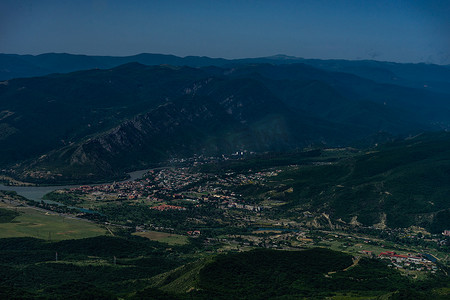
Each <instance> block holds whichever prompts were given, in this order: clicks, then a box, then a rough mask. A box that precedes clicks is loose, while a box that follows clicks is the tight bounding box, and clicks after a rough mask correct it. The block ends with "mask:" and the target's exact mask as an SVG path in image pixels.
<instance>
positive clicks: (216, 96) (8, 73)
mask: <svg viewBox="0 0 450 300" xmlns="http://www.w3.org/2000/svg"><path fill="white" fill-rule="evenodd" d="M130 61H134V62H130ZM136 61H137V62H136ZM300 62H301V63H300ZM122 63H125V64H123V65H120V64H122ZM144 64H146V65H144ZM116 65H119V66H116ZM80 69H86V70H83V71H76V70H80ZM70 71H76V72H72V73H67V74H50V75H45V76H41V77H33V78H20V79H11V78H12V77H30V76H38V75H44V74H49V73H55V72H57V73H65V72H70ZM0 77H1V78H3V79H4V81H2V82H0V167H1V168H2V169H4V171H3V172H4V173H5V174H8V175H10V176H12V177H15V178H20V179H22V180H28V181H43V182H52V181H54V182H59V183H62V182H74V181H92V180H102V179H108V178H109V179H110V178H119V177H121V176H123V174H124V173H123V172H125V171H128V170H133V169H138V168H145V167H148V166H151V165H152V164H154V163H158V162H161V161H165V160H167V159H170V158H175V157H178V158H181V157H187V156H192V155H194V154H208V155H219V154H227V153H232V152H234V151H241V150H248V151H255V152H264V151H285V150H292V149H297V148H303V147H306V146H312V145H328V146H343V145H356V144H359V145H370V144H371V143H375V142H380V141H385V140H386V137H389V136H392V135H404V136H407V135H409V134H416V133H419V132H423V131H430V130H442V129H447V128H448V127H449V126H450V101H449V100H450V68H448V67H446V66H436V65H422V64H418V65H413V64H394V63H385V62H375V61H361V62H356V61H319V60H303V59H297V58H289V57H284V56H276V57H269V58H261V59H248V60H233V61H230V60H225V59H210V58H206V57H186V58H179V57H175V56H167V55H155V54H141V55H137V56H133V57H98V56H81V55H69V54H43V55H38V56H20V55H0Z"/></svg>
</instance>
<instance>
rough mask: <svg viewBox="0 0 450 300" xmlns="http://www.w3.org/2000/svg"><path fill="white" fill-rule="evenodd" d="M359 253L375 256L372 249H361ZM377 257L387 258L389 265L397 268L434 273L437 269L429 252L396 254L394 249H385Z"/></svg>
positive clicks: (434, 260) (434, 259)
mask: <svg viewBox="0 0 450 300" xmlns="http://www.w3.org/2000/svg"><path fill="white" fill-rule="evenodd" d="M361 253H363V254H365V255H368V256H370V257H376V255H375V254H374V253H373V252H372V251H367V250H363V251H361ZM378 258H380V259H385V260H389V261H390V264H389V266H393V267H395V268H398V269H409V270H417V271H430V272H432V273H435V272H436V271H437V270H438V267H437V266H436V264H435V263H436V261H437V260H436V258H435V257H434V256H432V255H430V254H425V253H423V254H411V253H408V254H406V255H405V254H398V253H396V252H395V251H385V252H381V253H380V254H379V255H378Z"/></svg>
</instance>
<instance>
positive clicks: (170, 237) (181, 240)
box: [133, 231, 188, 245]
mask: <svg viewBox="0 0 450 300" xmlns="http://www.w3.org/2000/svg"><path fill="white" fill-rule="evenodd" d="M133 235H137V236H140V237H145V238H148V239H149V240H152V241H158V242H161V243H166V244H169V245H185V244H187V242H188V237H187V236H183V235H179V234H171V233H166V232H159V231H145V232H136V233H133Z"/></svg>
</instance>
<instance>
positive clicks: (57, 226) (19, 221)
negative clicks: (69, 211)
mask: <svg viewBox="0 0 450 300" xmlns="http://www.w3.org/2000/svg"><path fill="white" fill-rule="evenodd" d="M17 211H18V212H20V215H19V216H17V217H16V218H15V219H14V222H10V223H0V238H9V237H34V238H39V239H44V240H52V241H60V240H67V239H81V238H87V237H94V236H99V235H105V234H107V231H106V230H105V229H103V228H101V227H99V226H98V225H96V224H93V223H90V222H86V221H84V220H78V219H73V218H67V217H63V216H60V215H58V214H50V213H46V212H43V211H39V210H36V209H32V208H28V207H18V208H17Z"/></svg>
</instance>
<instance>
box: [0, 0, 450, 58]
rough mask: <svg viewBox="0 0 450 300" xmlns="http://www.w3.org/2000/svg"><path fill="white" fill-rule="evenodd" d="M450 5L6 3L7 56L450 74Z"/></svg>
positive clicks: (1, 49)
mask: <svg viewBox="0 0 450 300" xmlns="http://www.w3.org/2000/svg"><path fill="white" fill-rule="evenodd" d="M449 16H450V1H448V0H442V1H436V0H428V1H425V0H420V1H419V0H417V1H415V0H409V1H394V0H391V1H388V0H373V1H367V0H366V1H365V0H360V1H356V0H353V1H351V0H347V1H344V0H342V1H340V0H329V1H324V0H305V1H301V0H298V1H292V0H285V1H283V0H278V1H264V0H259V1H256V0H240V1H235V0H227V1H205V0H180V1H175V0H174V1H171V0H165V1H164V0H162V1H156V0H155V1H152V0H147V1H140V0H130V1H125V0H124V1H114V0H90V1H88V0H77V1H68V0H56V1H50V0H39V1H33V0H27V1H22V0H1V1H0V53H18V54H41V53H48V52H66V53H74V54H89V55H120V56H125V55H133V54H138V53H144V52H146V53H163V54H174V55H178V56H187V55H199V56H210V57H224V58H244V57H261V56H270V55H275V54H286V55H292V56H298V57H304V58H325V59H328V58H338V59H377V60H385V61H397V62H428V63H438V64H450V17H449Z"/></svg>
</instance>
